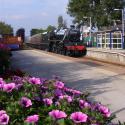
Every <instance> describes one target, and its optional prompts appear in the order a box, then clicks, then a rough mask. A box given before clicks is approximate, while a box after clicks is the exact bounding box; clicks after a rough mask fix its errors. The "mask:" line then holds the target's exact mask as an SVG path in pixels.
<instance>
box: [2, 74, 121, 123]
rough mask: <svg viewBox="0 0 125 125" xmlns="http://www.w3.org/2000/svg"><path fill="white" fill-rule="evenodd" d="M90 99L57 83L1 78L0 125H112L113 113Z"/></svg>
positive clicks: (30, 79) (52, 81)
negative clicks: (110, 124)
mask: <svg viewBox="0 0 125 125" xmlns="http://www.w3.org/2000/svg"><path fill="white" fill-rule="evenodd" d="M87 96H88V94H85V93H81V92H80V91H77V90H74V89H70V88H68V87H66V86H65V85H64V83H63V82H61V81H59V80H57V79H52V80H47V79H43V78H41V79H40V78H35V77H18V76H13V77H12V78H11V79H8V80H6V81H4V80H3V79H2V78H0V125H6V124H9V125H29V124H34V125H77V124H78V125H109V123H111V121H112V119H113V118H114V116H112V115H111V112H110V110H109V109H108V108H107V107H106V106H104V105H102V104H101V103H92V102H90V101H89V100H88V99H87ZM119 124H120V123H119ZM121 125H122V124H121Z"/></svg>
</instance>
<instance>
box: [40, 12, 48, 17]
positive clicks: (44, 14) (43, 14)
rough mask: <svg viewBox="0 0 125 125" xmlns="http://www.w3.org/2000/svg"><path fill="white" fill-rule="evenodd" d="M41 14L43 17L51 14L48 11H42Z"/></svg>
mask: <svg viewBox="0 0 125 125" xmlns="http://www.w3.org/2000/svg"><path fill="white" fill-rule="evenodd" d="M40 15H41V16H43V17H47V16H49V15H48V13H46V12H41V14H40Z"/></svg>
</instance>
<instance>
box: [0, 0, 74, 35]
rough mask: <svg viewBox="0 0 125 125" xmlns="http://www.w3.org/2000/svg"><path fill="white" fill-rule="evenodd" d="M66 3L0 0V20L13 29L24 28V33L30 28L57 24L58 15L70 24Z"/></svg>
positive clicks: (55, 0)
mask: <svg viewBox="0 0 125 125" xmlns="http://www.w3.org/2000/svg"><path fill="white" fill-rule="evenodd" d="M67 4H68V0H0V21H4V22H5V23H7V24H10V25H11V26H12V27H13V28H14V31H16V30H17V29H19V28H25V30H26V35H29V34H30V33H29V32H30V30H31V29H32V28H46V27H47V26H48V25H54V26H57V20H58V16H59V15H62V16H63V18H64V19H65V20H66V21H67V24H68V25H70V24H71V20H72V18H71V17H70V16H69V15H68V14H67Z"/></svg>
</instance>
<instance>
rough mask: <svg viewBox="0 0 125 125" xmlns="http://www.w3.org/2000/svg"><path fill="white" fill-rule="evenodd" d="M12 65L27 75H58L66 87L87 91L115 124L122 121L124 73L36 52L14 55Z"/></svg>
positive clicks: (22, 52) (23, 52) (25, 51)
mask: <svg viewBox="0 0 125 125" xmlns="http://www.w3.org/2000/svg"><path fill="white" fill-rule="evenodd" d="M83 60H84V59H83ZM12 62H13V67H14V68H17V67H18V68H21V69H22V70H24V71H26V72H28V73H29V74H30V75H33V76H39V77H46V78H51V77H52V75H58V76H60V77H61V78H62V80H63V81H64V82H65V83H66V85H68V86H70V87H72V88H75V89H78V90H80V91H86V90H87V91H90V92H91V97H93V98H94V99H95V100H96V101H101V102H102V103H103V104H105V105H108V107H109V108H110V109H111V111H112V112H113V113H116V115H117V119H116V120H115V121H117V120H121V121H125V73H122V74H121V73H119V72H118V71H116V72H115V71H111V70H108V68H106V69H105V68H104V66H102V65H101V64H96V63H92V62H89V61H88V62H86V61H83V63H78V62H75V61H73V60H71V59H68V58H61V57H58V56H55V55H49V54H47V53H44V52H42V51H37V50H23V51H15V52H13V57H12ZM102 67H103V68H102ZM109 69H110V68H109ZM121 70H122V68H121Z"/></svg>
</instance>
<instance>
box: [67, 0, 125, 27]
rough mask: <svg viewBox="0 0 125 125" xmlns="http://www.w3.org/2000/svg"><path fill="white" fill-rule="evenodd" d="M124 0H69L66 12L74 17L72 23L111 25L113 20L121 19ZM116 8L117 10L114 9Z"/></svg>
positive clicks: (124, 4) (124, 5)
mask: <svg viewBox="0 0 125 125" xmlns="http://www.w3.org/2000/svg"><path fill="white" fill-rule="evenodd" d="M124 7H125V2H124V0H69V3H68V14H69V15H70V16H72V17H74V23H81V22H82V23H83V24H84V23H86V22H89V18H87V19H86V18H85V17H91V18H92V24H93V25H97V26H98V27H102V26H111V25H113V23H114V21H117V20H122V11H121V9H123V8H124ZM116 9H117V11H116Z"/></svg>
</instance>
